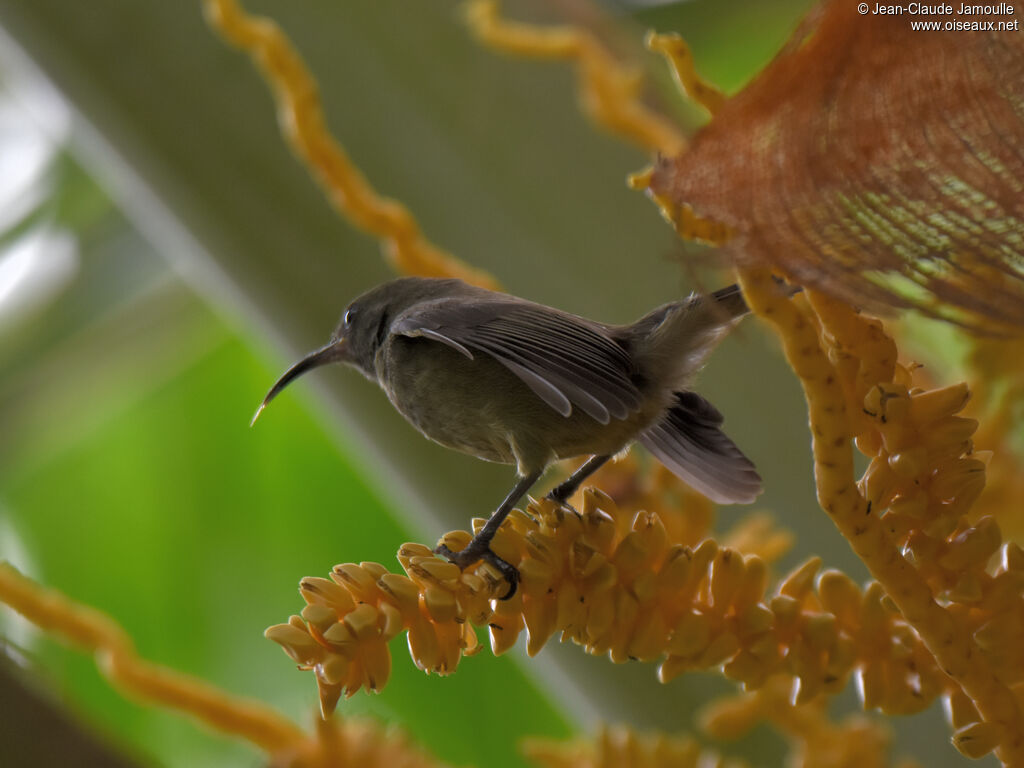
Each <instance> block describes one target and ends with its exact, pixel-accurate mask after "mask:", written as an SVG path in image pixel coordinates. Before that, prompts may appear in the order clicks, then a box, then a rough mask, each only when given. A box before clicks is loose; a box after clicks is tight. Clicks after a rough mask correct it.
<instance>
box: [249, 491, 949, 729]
mask: <svg viewBox="0 0 1024 768" xmlns="http://www.w3.org/2000/svg"><path fill="white" fill-rule="evenodd" d="M583 498H584V501H583V505H582V511H581V512H580V513H576V512H575V511H573V510H572V509H571V508H569V507H565V506H559V505H557V504H555V503H554V502H551V501H549V500H543V501H540V502H535V503H534V504H533V505H532V506H531V507H530V508H529V512H530V514H525V513H523V512H519V511H514V512H513V513H512V514H511V515H510V516H509V519H508V521H506V523H505V524H504V525H503V526H502V528H501V529H500V530H499V532H498V534H497V535H496V536H495V539H494V542H493V544H492V547H493V549H494V550H495V552H496V553H497V554H498V555H499V556H500V557H502V558H504V559H506V560H507V561H509V562H511V563H513V564H515V565H516V566H517V567H518V569H519V571H520V574H521V582H520V586H519V589H518V591H517V592H516V594H515V596H514V597H513V598H512V599H510V600H505V601H499V600H495V598H496V597H497V596H499V595H501V594H503V593H504V591H505V585H504V584H503V583H502V582H500V581H499V580H498V579H496V578H495V576H494V575H493V574H492V573H491V572H490V567H489V566H486V565H476V566H472V567H471V568H469V569H467V570H466V571H465V572H461V571H459V569H458V568H457V567H455V566H454V565H451V564H450V563H447V562H445V561H443V560H441V559H439V558H437V557H435V556H434V555H432V554H431V553H430V550H429V549H428V548H427V547H425V546H423V545H417V544H406V545H405V546H403V547H402V549H401V550H400V552H399V560H400V561H401V563H402V565H403V567H404V569H405V571H406V575H401V574H394V573H389V572H388V571H387V570H386V569H385V568H384V567H383V566H381V565H379V564H376V563H362V564H360V565H355V564H347V565H341V566H338V567H336V568H335V569H334V571H333V572H332V574H331V578H330V579H313V578H309V579H304V580H303V581H302V583H301V592H302V596H303V598H304V599H305V600H306V602H307V606H306V608H305V609H303V611H302V614H301V615H297V616H292V617H291V619H290V620H289V622H288V623H287V624H280V625H277V626H274V627H271V628H270V629H268V630H267V636H268V637H269V638H270V639H272V640H274V641H275V642H277V643H279V644H281V645H282V646H283V647H284V649H285V651H286V652H287V653H288V654H289V655H290V656H291V657H292V658H293V659H294V660H295V661H296V662H298V663H299V664H300V666H302V667H303V668H306V669H310V670H312V671H313V672H314V673H315V676H316V679H317V683H318V686H319V689H320V697H321V705H322V707H323V709H324V711H325V713H326V712H330V711H331V710H332V709H333V708H334V706H335V704H336V703H337V700H338V698H339V697H340V695H341V694H342V693H346V694H348V695H352V694H353V693H355V692H356V691H358V690H359V689H360V688H367V689H370V690H380V689H381V688H382V687H383V686H384V684H385V683H386V682H387V679H388V675H389V672H390V666H391V659H390V654H389V652H388V642H389V641H390V640H391V639H393V638H394V637H395V636H396V635H398V634H399V633H401V632H403V631H408V635H409V650H410V653H411V655H412V657H413V660H414V662H415V663H416V665H417V666H418V667H419V668H420V669H422V670H424V671H426V672H437V673H439V674H448V673H451V672H453V671H454V670H455V668H456V666H457V665H458V662H459V660H460V658H461V656H462V655H469V654H473V653H476V652H477V651H478V650H479V649H480V646H479V645H478V643H477V638H476V634H475V631H474V629H473V627H474V626H477V627H483V626H487V627H488V628H489V630H490V637H491V648H492V650H493V651H494V653H495V654H501V653H503V652H505V651H506V650H508V649H509V648H511V647H512V646H513V645H514V644H515V643H516V641H517V640H518V638H519V636H520V635H521V634H522V633H523V632H524V631H525V633H526V648H527V652H528V653H529V654H530V655H533V654H536V653H537V652H539V651H540V649H541V648H542V647H543V645H544V644H545V643H546V642H547V641H548V640H549V639H550V638H551V637H552V636H553V635H555V634H558V635H559V636H560V638H561V639H562V640H563V641H565V640H572V641H573V642H575V643H577V644H579V645H582V646H583V647H584V648H585V649H586V650H587V651H588V652H589V653H593V654H607V655H608V656H609V657H610V658H611V659H612V661H614V662H619V663H621V662H625V661H627V660H630V659H637V660H641V661H650V662H659V667H658V676H659V679H660V680H662V681H663V682H668V681H669V680H671V679H673V678H675V677H677V676H678V675H680V674H682V673H684V672H686V671H687V670H698V669H708V668H714V667H721V668H722V670H723V673H724V674H725V675H726V676H727V677H729V678H731V679H734V680H737V681H740V682H742V683H744V685H745V686H746V687H747V688H748V689H751V688H757V687H759V686H761V685H762V684H764V682H765V681H766V680H768V679H769V678H770V677H771V676H773V675H775V674H777V673H785V674H788V675H792V676H793V678H794V680H795V683H794V690H793V692H792V695H793V697H794V701H796V702H798V703H801V702H805V701H809V700H811V699H813V698H815V697H816V696H818V695H819V694H821V693H836V692H838V691H840V690H842V688H843V687H844V686H845V685H846V683H847V681H848V679H849V677H850V675H851V673H853V672H854V671H856V672H857V673H858V675H859V678H860V681H861V687H862V690H863V692H864V701H865V705H866V706H868V707H878V708H880V709H882V710H883V711H885V712H888V713H907V712H916V711H919V710H920V709H923V708H924V707H927V706H928V705H929V704H930V703H931V702H932V701H934V699H935V698H936V697H937V696H938V695H940V694H941V693H943V692H944V691H945V690H946V689H947V685H946V682H945V677H944V675H943V673H942V672H941V670H940V669H939V668H938V667H937V665H936V663H935V660H934V658H933V657H932V655H931V654H930V653H929V652H928V650H927V648H925V646H924V645H923V644H922V642H921V640H920V638H919V637H918V636H917V634H916V633H915V632H914V630H913V628H912V627H911V626H910V625H909V624H908V623H907V622H906V621H905V620H904V619H903V617H902V616H901V615H900V614H899V613H898V612H897V611H895V610H894V609H893V608H892V606H891V604H890V602H889V601H888V600H887V599H886V596H885V593H884V591H883V589H882V588H881V586H879V585H878V584H871V585H870V586H869V587H868V588H867V589H866V590H861V589H860V588H859V587H858V586H857V585H856V584H855V583H853V581H852V580H850V578H849V577H848V576H846V575H845V574H843V573H841V572H839V571H826V572H825V573H823V574H822V575H821V576H820V578H818V579H817V581H816V576H817V574H818V571H819V570H820V567H821V560H820V559H819V558H812V559H811V560H809V561H808V562H807V563H806V564H804V565H803V566H801V567H800V568H798V569H796V570H795V571H794V572H793V573H792V574H790V575H789V576H788V577H786V578H785V579H784V580H783V581H782V582H781V584H780V585H779V586H778V589H777V594H774V595H773V596H771V597H766V595H765V592H766V587H767V580H768V579H767V576H768V574H767V567H766V566H765V563H764V561H763V560H762V559H761V558H760V557H757V556H756V555H743V554H742V553H740V552H739V551H737V550H735V549H732V548H728V547H722V546H719V545H718V544H717V543H716V542H715V541H714V540H713V539H704V540H702V541H701V542H700V543H699V544H697V545H696V546H692V547H691V546H687V545H683V544H679V543H673V542H672V541H671V540H670V538H669V536H668V535H667V532H666V528H665V526H664V524H663V522H662V520H661V518H660V516H659V515H657V514H654V513H648V512H641V513H638V514H636V515H629V514H623V513H622V512H621V511H620V510H619V509H618V507H617V505H616V504H615V503H614V502H613V501H612V500H611V498H610V497H608V496H607V495H605V494H604V493H602V492H600V491H597V490H596V489H593V488H589V489H587V491H586V492H585V493H584V497H583ZM477 523H478V524H482V523H483V521H482V520H480V521H477ZM470 538H471V534H470V533H469V532H466V531H457V532H453V533H449V534H447V535H446V536H445V537H443V541H444V543H445V544H447V545H448V546H449V547H451V548H452V549H455V550H458V549H460V548H461V547H464V546H465V545H466V544H467V543H468V541H469V540H470Z"/></svg>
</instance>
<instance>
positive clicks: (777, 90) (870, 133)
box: [651, 0, 1024, 332]
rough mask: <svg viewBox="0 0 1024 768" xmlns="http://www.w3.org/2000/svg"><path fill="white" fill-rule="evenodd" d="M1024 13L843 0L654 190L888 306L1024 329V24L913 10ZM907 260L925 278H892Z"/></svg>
mask: <svg viewBox="0 0 1024 768" xmlns="http://www.w3.org/2000/svg"><path fill="white" fill-rule="evenodd" d="M870 6H871V8H874V3H873V2H872V3H870ZM954 6H955V9H956V8H959V4H954ZM997 7H998V6H997ZM1004 7H1005V5H1004ZM1021 15H1022V14H1021V13H1019V12H1018V14H1017V15H1012V14H1010V15H986V16H953V15H950V16H941V17H938V16H934V17H921V16H908V15H906V14H904V15H899V16H882V15H874V14H872V13H870V12H869V13H868V14H863V15H862V14H860V13H859V12H858V9H857V3H855V2H852V1H851V0H832V2H826V3H825V4H823V5H822V6H821V7H819V8H818V9H817V10H815V11H814V12H812V13H811V14H810V16H809V17H808V18H806V19H805V20H804V22H803V23H802V24H801V26H800V27H799V28H798V29H797V31H796V33H795V34H794V35H793V37H792V39H791V40H790V42H789V43H788V44H787V46H786V47H785V48H784V49H783V51H782V52H781V53H780V54H779V55H778V56H777V57H776V58H775V59H774V60H773V61H772V62H771V63H770V64H769V65H768V67H767V68H766V69H765V70H764V71H763V72H762V73H761V74H760V75H759V76H758V77H757V78H756V79H755V80H754V81H752V82H751V84H750V85H749V86H748V87H747V88H746V89H744V90H743V91H741V92H740V93H739V94H737V95H736V96H735V97H733V98H732V99H730V100H729V101H727V102H726V104H725V105H724V106H723V107H722V108H721V110H720V111H719V112H718V113H717V114H716V115H715V118H714V119H713V120H712V122H711V123H710V124H708V125H707V126H706V127H705V128H704V129H703V130H702V131H701V132H700V133H699V134H698V135H697V136H696V137H695V139H694V141H693V143H692V145H691V147H690V149H689V150H688V151H687V152H686V153H684V154H683V155H681V156H679V157H677V158H671V159H666V160H663V161H661V162H660V163H659V165H658V167H657V168H656V171H655V174H654V177H653V180H652V184H651V188H652V191H654V192H655V193H656V194H658V195H660V196H663V197H666V198H668V199H669V200H671V201H673V202H676V203H688V204H689V205H691V206H692V207H693V209H694V211H695V212H696V213H697V214H698V215H700V216H702V217H705V218H709V219H713V220H716V221H721V222H723V223H725V224H727V225H728V226H729V227H730V228H731V229H732V230H733V232H734V235H735V236H734V238H733V239H732V240H731V241H730V242H729V243H728V245H727V246H726V247H725V249H724V253H725V255H726V256H727V257H728V258H730V259H732V260H734V261H735V262H737V263H741V264H748V265H749V264H760V265H772V266H775V267H777V268H779V269H781V270H782V271H784V272H785V273H787V274H788V275H790V276H791V277H792V278H794V279H796V280H798V281H799V282H802V283H804V284H806V285H811V286H814V287H817V288H820V289H822V290H824V291H827V292H829V293H832V294H833V295H836V296H838V297H840V298H843V299H846V300H849V301H852V302H854V303H858V304H861V305H864V306H868V307H871V308H873V309H876V310H877V309H879V308H882V307H885V306H889V307H892V306H896V307H900V306H907V305H910V304H913V305H916V306H918V307H921V308H922V309H924V310H925V311H927V312H929V313H932V314H937V315H940V316H944V317H947V318H950V319H953V320H956V321H958V322H963V323H966V324H969V325H974V326H979V327H982V328H986V329H989V330H995V331H1003V332H1005V331H1007V330H1014V329H1015V330H1017V331H1019V330H1020V329H1021V328H1024V31H1020V30H1018V31H1013V30H1004V31H977V32H976V31H945V30H940V31H932V30H929V31H923V30H914V29H912V23H913V22H916V21H939V23H940V24H944V23H945V22H946V21H961V22H962V21H968V22H970V21H975V22H982V23H984V22H989V21H992V22H995V23H996V25H997V26H998V23H999V22H1011V23H1012V22H1014V21H1017V22H1018V23H1017V26H1018V27H1019V26H1020V21H1021V19H1020V18H1019V17H1020V16H1021ZM893 274H900V275H903V276H905V277H906V278H909V280H911V281H913V282H914V283H916V284H918V285H919V286H920V289H919V290H914V291H911V292H908V291H906V290H905V289H894V288H893V287H892V286H891V285H886V284H885V283H884V282H883V280H884V277H885V276H887V275H893ZM905 285H909V284H905Z"/></svg>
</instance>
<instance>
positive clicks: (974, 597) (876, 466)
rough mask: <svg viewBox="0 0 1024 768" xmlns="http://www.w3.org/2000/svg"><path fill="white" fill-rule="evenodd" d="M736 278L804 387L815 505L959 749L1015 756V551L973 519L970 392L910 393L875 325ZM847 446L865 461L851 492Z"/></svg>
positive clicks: (1023, 756)
mask: <svg viewBox="0 0 1024 768" xmlns="http://www.w3.org/2000/svg"><path fill="white" fill-rule="evenodd" d="M740 282H741V284H742V285H743V287H744V293H745V295H746V296H747V299H748V301H749V303H750V304H751V306H752V308H753V309H754V311H755V312H756V313H758V314H760V315H761V316H762V317H764V318H766V319H767V320H769V321H770V322H771V323H772V324H773V325H774V326H775V327H776V328H777V330H778V331H779V334H780V336H781V338H782V340H783V345H784V349H785V352H786V355H787V357H788V359H789V361H790V364H791V365H792V367H793V369H794V371H795V372H796V373H797V375H798V376H799V377H800V380H801V383H802V385H803V387H804V392H805V394H806V396H807V401H808V407H809V411H810V421H811V432H812V435H813V449H814V458H815V480H816V485H817V489H818V499H819V502H820V504H821V506H822V509H824V510H825V511H826V512H828V513H829V515H830V516H831V518H832V520H833V521H834V522H835V524H836V526H837V527H838V528H839V530H840V532H841V533H842V534H843V535H844V536H845V537H846V538H847V539H848V540H849V542H850V545H851V546H852V548H853V549H854V551H855V552H856V553H857V554H858V556H860V558H861V559H862V560H863V561H864V563H865V564H866V565H867V567H868V568H869V569H870V571H871V573H872V575H873V576H874V577H875V578H876V579H878V582H879V584H880V585H881V587H882V588H883V589H884V590H885V592H886V593H887V594H888V598H889V599H891V601H892V603H893V605H894V606H895V608H896V609H898V611H899V613H900V615H901V617H902V619H903V620H904V621H905V622H906V623H907V625H908V626H909V627H910V628H912V630H913V631H914V632H915V633H916V636H918V637H920V638H921V641H922V643H923V644H924V647H925V648H926V649H927V651H928V654H929V655H930V656H931V660H930V661H929V662H928V665H929V666H932V665H935V666H938V667H939V668H940V669H941V670H942V671H943V672H944V673H945V675H947V676H948V680H947V681H946V682H945V683H944V687H946V688H947V690H948V691H949V696H950V698H951V701H952V702H953V703H954V704H955V705H956V707H955V710H954V712H955V714H954V717H953V718H952V720H953V725H954V728H955V729H956V730H955V733H954V737H953V741H954V744H955V745H956V746H957V748H958V749H960V751H961V752H963V753H965V754H967V755H969V756H972V757H979V756H981V755H984V754H987V753H988V752H991V751H993V750H994V751H995V752H996V754H997V756H998V757H999V758H1000V759H1001V760H1003V761H1004V762H1006V763H1011V764H1013V763H1016V762H1021V761H1024V717H1022V711H1024V699H1022V694H1024V684H1022V682H1024V681H1022V677H1021V671H1022V669H1024V666H1022V662H1021V658H1022V657H1021V650H1020V647H1019V637H1020V636H1021V634H1020V633H1021V628H1022V627H1024V581H1022V574H1021V565H1022V564H1024V553H1022V552H1021V550H1020V548H1019V547H1018V546H1017V545H1015V544H1012V543H1010V544H1006V545H1003V543H1002V537H1001V535H1000V532H999V529H998V526H996V524H995V522H994V520H993V519H991V518H987V519H981V520H979V521H977V522H976V523H973V524H972V523H971V522H970V518H969V516H968V513H969V511H970V507H971V505H972V504H973V502H974V501H975V499H976V498H977V497H978V494H979V493H980V492H981V490H982V488H983V486H984V463H983V462H982V461H980V460H979V459H978V457H976V456H974V455H973V454H972V451H973V446H972V443H971V439H970V438H971V435H972V434H973V433H974V430H975V429H976V426H977V425H976V423H975V422H974V421H973V420H970V419H964V418H961V417H958V416H957V415H956V414H957V413H958V412H959V411H960V410H961V408H962V407H963V405H964V403H965V402H966V400H967V389H966V387H962V386H954V387H947V388H944V389H939V390H932V391H924V390H920V389H915V388H912V381H911V378H912V373H913V371H912V369H910V368H907V367H901V366H899V365H897V362H896V348H895V344H894V343H893V342H892V340H891V339H890V338H889V337H888V336H886V334H885V333H884V330H883V329H882V325H881V323H879V322H878V321H877V320H871V319H868V318H864V317H863V316H861V315H860V314H858V313H857V312H856V311H855V310H853V309H852V308H851V307H849V306H847V305H845V304H843V303H841V302H839V301H836V300H834V299H831V298H828V297H826V296H824V295H821V294H818V293H815V292H808V294H807V304H808V305H809V306H802V303H801V302H787V301H784V300H783V298H782V297H781V296H779V295H778V294H777V292H776V291H775V289H774V286H773V283H772V281H771V278H770V276H769V275H768V274H767V273H766V272H764V271H760V270H749V271H744V272H741V274H740ZM851 438H855V440H856V444H857V445H858V447H860V448H861V450H863V451H864V452H865V453H867V454H868V455H869V456H871V458H872V464H871V466H870V467H869V470H868V472H867V473H866V474H865V477H864V478H863V479H862V481H861V483H859V484H856V483H854V481H853V457H852V450H851V447H850V440H851ZM997 552H998V553H1000V555H1001V557H1000V558H999V562H997V563H993V561H994V560H995V558H993V555H995V554H996V553H997ZM869 639H870V638H866V640H869ZM915 667H916V664H915ZM865 679H867V674H866V673H865ZM920 682H921V684H922V691H923V692H924V686H923V684H924V683H925V682H926V680H925V677H924V676H923V675H922V676H921V677H920Z"/></svg>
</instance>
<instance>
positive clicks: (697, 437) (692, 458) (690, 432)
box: [639, 392, 761, 504]
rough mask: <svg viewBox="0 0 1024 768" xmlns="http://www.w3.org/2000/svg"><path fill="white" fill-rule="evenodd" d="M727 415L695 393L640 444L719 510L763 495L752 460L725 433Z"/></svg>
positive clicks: (680, 395)
mask: <svg viewBox="0 0 1024 768" xmlns="http://www.w3.org/2000/svg"><path fill="white" fill-rule="evenodd" d="M722 422H723V418H722V414H721V413H719V412H718V409H716V408H715V406H713V405H712V404H711V403H709V402H708V401H707V400H705V399H704V398H702V397H701V396H700V395H698V394H696V393H694V392H677V393H676V403H675V405H674V406H673V407H672V408H670V409H669V411H668V412H667V413H666V414H665V416H664V417H663V418H662V420H661V421H659V422H658V423H657V424H655V425H654V426H653V427H651V428H650V429H648V430H647V431H646V432H644V433H643V434H642V435H641V436H640V437H639V442H640V444H641V445H643V446H644V447H645V448H646V449H647V450H649V451H650V452H651V453H652V454H654V456H655V457H656V458H657V459H658V460H659V461H660V462H661V463H662V464H664V465H665V466H666V467H668V469H670V470H671V471H672V473H673V474H675V475H676V476H677V477H679V478H680V479H681V480H683V481H685V482H686V483H688V484H689V485H690V486H692V487H693V488H695V489H696V490H698V491H700V492H701V493H703V494H704V495H705V496H707V497H708V498H709V499H711V500H712V501H715V502H717V503H719V504H749V503H750V502H752V501H753V500H754V499H755V498H757V496H758V494H760V493H761V477H760V475H758V474H757V471H756V470H755V469H754V465H753V464H752V463H751V461H750V459H748V458H747V457H746V456H744V455H743V452H742V451H740V449H739V448H737V447H736V444H735V443H734V442H733V441H732V440H730V439H729V437H728V436H727V435H726V434H725V433H724V432H723V431H722V430H721V429H720V427H721V425H722Z"/></svg>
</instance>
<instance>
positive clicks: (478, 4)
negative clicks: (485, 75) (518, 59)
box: [466, 0, 686, 154]
mask: <svg viewBox="0 0 1024 768" xmlns="http://www.w3.org/2000/svg"><path fill="white" fill-rule="evenodd" d="M466 18H467V19H468V21H469V26H470V29H471V30H472V31H473V34H475V35H476V37H477V39H478V40H480V42H481V43H482V44H483V45H485V46H487V47H488V48H493V49H494V50H498V51H502V52H504V53H508V54H512V55H514V56H522V57H529V58H538V59H564V60H570V61H574V62H575V63H576V66H577V73H578V76H579V84H580V85H579V88H580V98H581V101H582V103H583V107H584V109H585V110H586V112H587V113H588V114H589V115H590V116H591V117H592V118H593V119H594V121H595V122H597V123H598V124H599V125H601V126H604V127H605V128H606V129H607V130H609V131H610V132H611V133H613V134H615V135H616V136H618V137H620V138H623V139H625V140H627V141H629V142H630V143H632V144H635V145H637V146H639V147H640V148H641V149H644V150H646V151H648V152H666V153H669V154H676V153H678V152H681V151H682V150H683V149H685V147H686V139H685V138H684V137H683V135H682V134H681V133H680V132H679V131H678V129H677V128H676V127H675V126H674V125H673V124H672V123H671V122H669V121H668V120H666V119H665V118H663V117H661V116H660V115H658V114H656V113H655V112H653V111H652V110H650V109H648V108H647V107H646V106H644V104H643V102H642V101H641V100H640V93H639V92H640V84H641V80H640V77H639V75H638V74H637V73H635V72H631V71H629V70H626V69H624V68H623V67H622V65H621V64H619V62H618V61H616V60H615V57H614V56H612V54H611V53H609V52H608V50H607V49H606V48H605V47H604V46H603V45H601V43H600V42H599V41H598V40H597V39H596V38H595V37H594V36H593V35H591V34H589V33H588V32H586V31H585V30H582V29H579V28H577V27H572V26H559V27H547V28H545V27H538V26H535V25H532V24H523V23H518V22H513V21H508V20H506V19H502V18H500V17H499V16H498V4H497V3H496V2H494V0H472V2H470V3H469V4H468V5H467V6H466Z"/></svg>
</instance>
